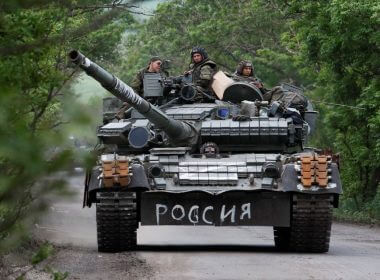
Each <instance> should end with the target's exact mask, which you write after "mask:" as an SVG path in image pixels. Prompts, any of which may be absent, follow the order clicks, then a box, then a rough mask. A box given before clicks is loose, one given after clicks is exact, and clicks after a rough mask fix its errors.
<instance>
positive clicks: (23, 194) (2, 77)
mask: <svg viewBox="0 0 380 280" xmlns="http://www.w3.org/2000/svg"><path fill="white" fill-rule="evenodd" d="M113 2H114V1H107V0H97V1H89V0H79V1H78V0H76V1H74V0H68V1H47V0H44V1H23V0H17V1H15V0H13V1H7V3H2V4H0V57H1V59H0V111H1V115H0V250H3V249H4V248H7V247H9V246H14V245H15V244H17V243H18V242H19V240H20V238H21V237H23V236H27V235H28V234H27V231H26V229H27V227H28V226H29V225H31V224H33V221H34V218H35V216H36V215H37V214H39V213H40V212H41V211H43V210H44V209H45V208H46V206H47V203H46V200H45V197H46V196H47V195H48V194H49V195H50V194H52V193H57V194H61V195H63V194H65V193H67V191H65V188H64V181H63V180H61V179H57V177H56V176H53V174H55V173H56V172H57V171H59V170H61V169H62V168H63V167H64V166H67V165H68V164H69V163H70V162H73V157H74V156H75V157H78V155H75V154H73V152H72V151H70V149H69V148H67V147H65V146H64V145H65V142H66V139H67V138H68V136H67V135H65V132H66V130H64V129H63V128H64V126H63V124H67V123H71V125H72V124H73V123H75V124H76V125H78V124H81V125H82V126H83V125H88V123H89V117H88V116H89V115H90V114H91V113H92V112H86V110H83V109H82V108H81V107H79V106H76V103H77V102H76V100H73V99H71V104H70V106H66V105H65V104H67V103H65V102H68V101H67V98H68V97H70V96H71V97H73V94H72V92H71V91H70V89H69V87H68V85H70V83H72V80H73V79H74V78H75V77H76V76H77V75H78V69H77V68H75V67H74V66H73V65H70V64H69V63H68V61H67V58H66V57H67V53H68V51H69V50H70V49H72V48H79V49H81V50H82V51H83V52H85V53H86V54H88V55H89V56H91V57H92V58H94V59H96V60H97V61H100V62H102V63H103V64H106V63H110V62H114V61H115V59H116V58H117V57H118V55H117V49H116V46H117V45H118V44H119V42H120V39H121V36H122V34H123V33H124V31H125V29H126V27H127V26H128V25H129V24H130V23H131V22H132V21H133V20H132V18H131V16H130V14H129V12H128V11H127V10H125V9H118V8H117V7H116V8H112V4H114V3H113ZM109 5H111V6H109ZM120 5H123V4H120ZM107 7H111V8H107ZM64 101H65V102H64ZM67 108H70V110H68V109H67Z"/></svg>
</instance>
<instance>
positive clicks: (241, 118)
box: [232, 115, 251, 122]
mask: <svg viewBox="0 0 380 280" xmlns="http://www.w3.org/2000/svg"><path fill="white" fill-rule="evenodd" d="M232 120H233V121H235V122H247V121H250V120H251V118H250V117H249V116H246V115H236V116H233V118H232Z"/></svg>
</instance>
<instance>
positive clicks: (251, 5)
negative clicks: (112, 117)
mask: <svg viewBox="0 0 380 280" xmlns="http://www.w3.org/2000/svg"><path fill="white" fill-rule="evenodd" d="M284 26H285V18H284V17H283V16H282V15H281V13H279V12H278V11H277V10H276V9H274V8H273V7H272V6H271V5H268V4H267V3H265V1H260V0H251V1H243V0H238V1H225V0H213V1H193V0H187V1H180V0H175V1H170V2H167V3H163V4H160V5H159V6H158V8H157V11H156V13H155V15H154V16H153V17H152V18H150V19H149V20H148V21H147V22H146V23H144V24H142V25H140V26H138V28H137V32H136V33H135V34H132V35H130V36H128V38H127V42H126V47H125V51H124V55H123V57H124V61H123V62H122V68H121V69H122V70H121V71H120V72H121V73H123V77H122V78H124V79H125V80H126V81H130V80H131V78H132V77H133V76H134V75H135V73H136V72H137V70H138V69H139V68H141V67H144V66H145V65H146V64H147V62H148V61H149V58H150V57H151V56H153V55H159V56H162V57H164V58H169V59H171V61H172V69H171V71H172V72H173V73H182V72H183V71H184V70H186V68H187V66H188V64H189V63H190V55H189V54H190V50H191V48H192V47H193V46H198V45H201V46H203V47H204V48H206V50H207V52H208V53H209V56H210V57H211V59H212V60H213V61H215V62H216V63H217V64H218V65H219V66H220V67H221V68H222V69H224V70H227V71H229V72H233V71H235V68H236V66H237V64H238V62H239V61H241V60H243V59H248V60H251V61H253V62H254V65H255V69H256V72H257V74H258V76H259V77H260V78H262V79H263V80H264V82H265V83H267V84H268V85H269V86H270V85H275V84H277V83H278V81H280V80H283V81H289V80H292V81H295V82H296V83H298V84H301V83H302V81H301V79H300V75H299V73H298V72H297V69H296V68H294V65H293V64H292V63H291V60H292V59H293V58H292V56H291V54H290V53H289V52H288V51H287V50H286V49H284V48H283V47H282V46H281V34H282V32H285V29H284Z"/></svg>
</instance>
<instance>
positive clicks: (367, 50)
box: [277, 0, 380, 213]
mask: <svg viewBox="0 0 380 280" xmlns="http://www.w3.org/2000/svg"><path fill="white" fill-rule="evenodd" d="M277 3H278V4H279V5H280V7H281V8H282V9H283V10H284V11H285V13H286V14H287V16H288V17H289V18H290V21H289V22H288V25H289V26H291V27H292V30H293V31H292V32H293V35H292V34H291V33H292V32H291V31H288V32H287V35H286V38H287V43H288V45H289V46H290V47H292V46H294V45H296V42H297V43H298V42H302V43H301V45H300V47H299V48H298V51H297V56H299V58H300V59H299V61H303V65H304V66H303V67H306V68H308V69H309V71H312V72H314V73H315V75H316V84H315V88H314V93H315V98H317V99H318V100H323V101H325V102H331V103H340V104H344V105H350V106H356V107H357V108H356V109H353V108H348V107H341V106H334V107H331V106H323V105H322V106H320V109H321V117H322V120H321V125H322V127H323V130H322V131H320V133H321V134H320V135H319V137H318V139H319V140H321V139H324V140H323V142H322V141H321V142H322V144H323V145H324V146H327V145H329V146H330V147H333V148H334V149H335V150H336V151H339V152H340V154H341V159H342V161H341V163H342V164H341V178H342V181H343V185H344V188H345V196H344V197H345V199H346V200H350V199H351V200H352V201H355V204H354V205H355V207H356V211H358V210H365V211H366V213H368V211H369V209H368V208H367V206H368V205H370V204H371V203H372V202H373V203H375V204H377V203H378V202H376V201H378V197H375V196H376V193H377V190H378V189H379V183H380V177H379V174H380V164H379V162H380V154H379V145H380V140H379V139H380V138H379V135H380V121H379V120H380V119H379V114H380V109H379V108H380V98H379V95H380V79H379V75H380V72H379V69H380V59H379V54H380V48H379V42H380V40H379V38H380V28H379V27H380V17H379V11H380V5H379V4H378V3H375V1H372V0H359V1H356V0H355V1H353V0H349V1H347V0H334V1H277ZM281 5H283V6H281ZM321 142H320V143H321Z"/></svg>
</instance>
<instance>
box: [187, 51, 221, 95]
mask: <svg viewBox="0 0 380 280" xmlns="http://www.w3.org/2000/svg"><path fill="white" fill-rule="evenodd" d="M190 56H191V64H190V66H189V71H187V72H186V73H185V75H189V74H191V75H192V82H193V84H194V85H195V86H196V87H197V89H198V94H197V96H196V101H199V102H202V101H203V99H204V95H202V94H201V93H200V92H199V91H203V92H205V93H206V94H209V95H213V93H212V89H211V83H212V77H213V76H214V74H215V73H216V71H217V66H216V63H215V62H213V61H211V60H210V59H209V58H208V55H207V52H206V50H205V49H204V48H202V47H194V48H192V50H191V53H190Z"/></svg>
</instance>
